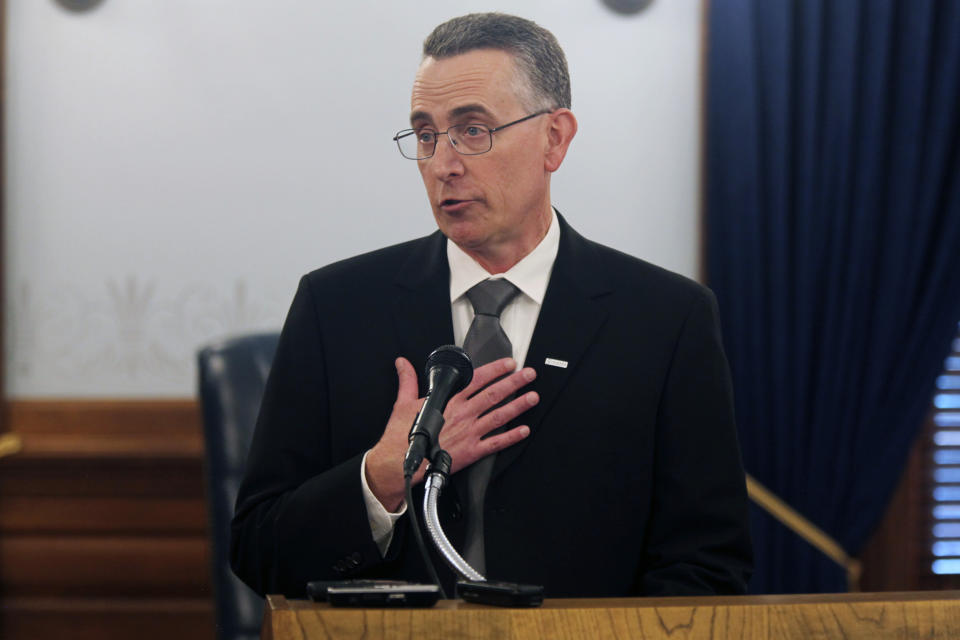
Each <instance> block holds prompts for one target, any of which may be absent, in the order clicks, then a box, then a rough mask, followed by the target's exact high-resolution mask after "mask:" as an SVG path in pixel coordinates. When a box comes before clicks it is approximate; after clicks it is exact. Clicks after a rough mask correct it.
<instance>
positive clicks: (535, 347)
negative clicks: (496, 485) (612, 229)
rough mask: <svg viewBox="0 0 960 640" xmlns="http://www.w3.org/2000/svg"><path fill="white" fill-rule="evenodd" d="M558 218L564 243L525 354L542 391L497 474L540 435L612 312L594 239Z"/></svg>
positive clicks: (501, 456)
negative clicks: (605, 301)
mask: <svg viewBox="0 0 960 640" xmlns="http://www.w3.org/2000/svg"><path fill="white" fill-rule="evenodd" d="M559 220H560V231H561V235H560V248H559V250H558V252H557V259H556V262H555V263H554V266H553V271H552V273H551V275H550V284H549V285H548V286H547V293H546V296H545V297H544V300H543V306H542V307H541V309H540V315H539V317H538V319H537V326H536V329H534V332H533V339H532V340H531V342H530V348H529V350H528V351H527V359H526V366H530V367H533V368H534V369H536V371H537V379H536V380H535V381H534V383H533V385H531V388H532V389H533V390H535V391H536V392H537V393H538V394H539V395H540V402H539V403H538V404H537V406H536V407H534V408H533V409H531V410H530V411H528V412H526V413H525V414H523V415H521V416H520V417H519V418H518V420H517V421H516V423H517V424H528V425H529V426H530V430H531V433H530V436H528V437H527V438H526V439H525V440H523V441H521V442H520V443H518V444H516V445H514V446H512V447H510V448H509V449H506V450H504V451H501V452H500V453H499V454H497V460H496V463H495V464H494V468H493V476H492V477H493V478H495V477H496V476H497V475H498V474H499V473H501V472H502V471H503V470H504V469H505V468H506V467H508V466H509V465H510V464H511V463H512V462H513V461H514V460H516V458H517V457H518V456H519V455H520V454H521V453H522V452H523V450H524V448H525V447H526V445H527V443H528V442H529V441H530V440H532V439H533V438H535V437H536V434H537V430H538V429H540V428H541V427H542V422H543V420H544V417H545V416H547V415H548V414H549V412H550V409H551V407H552V406H553V404H554V403H555V402H556V400H557V398H558V397H559V395H560V393H561V392H562V391H563V390H564V388H565V387H566V386H567V383H568V382H569V381H570V379H571V378H573V377H574V376H575V375H576V374H577V371H578V368H579V363H580V362H581V360H582V359H583V356H584V354H585V353H586V352H587V351H588V349H589V348H590V345H591V344H592V343H593V341H594V339H595V337H596V335H597V332H598V331H599V330H600V328H601V326H602V325H603V323H604V321H605V320H606V317H607V312H606V309H605V307H604V306H603V304H602V301H601V299H602V298H603V297H604V295H605V294H607V293H609V292H610V291H611V286H610V283H609V281H608V278H607V277H605V273H604V271H603V266H602V265H601V264H600V262H599V260H598V259H597V257H596V256H595V253H594V251H593V249H592V247H591V245H590V243H589V242H587V241H586V240H585V239H584V238H583V237H582V236H580V235H579V234H578V233H577V232H575V231H574V230H573V229H571V228H570V227H569V225H567V224H566V221H564V220H563V218H562V217H560V218H559ZM548 358H550V359H552V360H558V361H562V362H565V363H566V367H565V368H563V367H560V366H550V365H546V364H545V362H546V360H547V359H548Z"/></svg>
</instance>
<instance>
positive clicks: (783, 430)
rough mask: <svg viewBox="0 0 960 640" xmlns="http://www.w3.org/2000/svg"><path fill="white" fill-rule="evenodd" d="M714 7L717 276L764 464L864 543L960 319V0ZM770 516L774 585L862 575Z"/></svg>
mask: <svg viewBox="0 0 960 640" xmlns="http://www.w3.org/2000/svg"><path fill="white" fill-rule="evenodd" d="M709 7H710V8H709V36H708V42H709V44H708V56H707V68H708V70H707V73H708V80H707V114H706V127H707V131H706V136H707V159H706V164H707V169H706V224H707V231H706V233H707V240H706V243H707V277H708V280H709V284H710V286H711V287H712V288H713V289H714V291H715V292H716V294H717V297H718V299H719V303H720V310H721V316H722V318H721V319H722V322H723V326H724V334H725V339H726V346H727V350H728V356H729V358H730V363H731V367H732V369H733V374H734V382H735V389H736V399H737V413H738V423H739V428H740V437H741V444H742V447H743V454H744V464H745V466H746V468H747V471H748V472H749V473H751V474H753V475H754V476H755V477H756V478H757V479H758V480H759V481H760V482H762V483H763V484H765V485H766V486H768V487H769V488H770V489H771V490H773V491H774V492H775V493H777V494H778V495H779V496H781V497H782V498H783V499H784V500H786V501H787V502H788V503H789V504H791V505H793V506H794V507H795V508H796V509H797V510H798V511H800V512H801V513H803V514H804V515H805V516H807V517H808V518H809V519H810V520H812V521H813V522H814V523H815V524H817V525H818V526H819V527H821V528H822V529H823V530H824V531H826V532H827V533H828V534H830V535H831V536H833V537H834V538H835V539H836V540H838V542H840V543H841V545H843V547H844V548H845V549H846V550H847V551H848V553H850V554H851V555H857V554H858V553H859V552H860V551H861V548H862V546H863V544H864V542H865V541H866V539H867V538H868V537H869V535H870V533H871V531H872V530H873V528H874V527H875V526H876V524H877V523H878V521H879V519H880V517H881V516H882V515H883V511H884V508H885V506H886V504H887V502H888V500H889V498H890V495H891V493H892V491H893V489H894V487H895V485H896V483H897V481H898V479H899V476H900V474H901V472H902V470H903V466H904V463H905V460H906V455H907V452H908V449H909V447H910V445H911V441H912V440H913V438H914V436H915V435H916V433H917V431H918V428H919V427H920V425H921V424H922V422H923V418H924V415H925V412H926V410H927V407H928V406H929V402H930V398H931V395H932V393H933V388H934V380H935V378H936V375H937V373H938V372H939V371H940V370H941V367H942V364H943V360H944V357H945V356H946V354H947V353H948V352H949V345H950V340H951V338H952V337H953V336H954V334H955V332H956V327H957V321H958V320H960V2H957V1H955V0H942V1H935V0H795V1H789V0H711V2H710V3H709ZM752 517H753V522H752V525H753V534H754V544H755V554H756V562H757V571H756V575H755V576H754V580H753V582H752V584H751V590H752V591H753V592H754V593H789V592H823V591H844V590H846V581H845V576H844V573H843V571H842V570H841V569H840V568H839V567H836V566H835V565H833V564H832V563H831V562H830V561H828V560H826V559H825V558H824V557H823V556H821V554H819V552H817V551H815V550H814V549H812V548H811V547H810V546H808V545H807V544H806V543H805V542H803V541H802V540H800V539H799V538H797V537H796V536H794V535H793V534H792V533H790V532H789V531H787V530H786V529H785V528H783V527H782V526H781V525H779V524H777V523H776V522H775V521H773V520H772V519H770V518H768V517H767V516H765V515H764V514H762V513H760V512H759V511H758V510H757V509H756V507H754V513H753V516H752Z"/></svg>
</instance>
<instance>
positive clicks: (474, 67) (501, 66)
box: [410, 49, 520, 122]
mask: <svg viewBox="0 0 960 640" xmlns="http://www.w3.org/2000/svg"><path fill="white" fill-rule="evenodd" d="M515 86H516V85H515V82H514V62H513V57H512V56H511V55H510V54H509V53H507V52H505V51H499V50H496V49H480V50H477V51H469V52H467V53H464V54H461V55H458V56H453V57H450V58H442V59H439V60H438V59H436V58H426V59H425V60H424V61H423V62H422V63H421V64H420V68H419V69H418V70H417V75H416V78H415V79H414V81H413V92H412V93H411V97H410V112H411V119H412V120H414V119H427V120H431V121H433V122H441V121H444V120H445V119H446V118H449V117H451V116H452V115H454V114H456V113H458V112H459V111H461V110H462V109H463V108H464V107H466V106H476V107H479V109H478V110H480V111H486V112H488V113H489V114H490V115H491V116H501V117H502V116H505V115H507V114H509V113H512V112H513V111H516V110H517V109H518V108H519V105H520V102H519V100H518V99H517V97H516V94H515Z"/></svg>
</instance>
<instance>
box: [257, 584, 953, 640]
mask: <svg viewBox="0 0 960 640" xmlns="http://www.w3.org/2000/svg"><path fill="white" fill-rule="evenodd" d="M958 598H960V592H942V591H941V592H935V593H897V594H867V593H861V594H818V595H799V596H736V597H729V596H728V597H710V598H609V599H590V600H578V599H569V600H546V601H544V603H543V606H542V607H541V608H537V609H507V608H500V607H484V606H480V605H471V604H467V603H464V602H460V601H450V600H447V601H443V602H440V603H439V604H438V605H437V606H436V607H433V608H429V609H350V608H336V607H330V606H329V605H328V604H326V603H313V602H308V601H303V600H301V601H288V600H286V599H285V598H283V597H280V596H270V597H269V598H268V607H267V620H266V623H265V627H266V628H265V632H264V635H263V637H264V638H268V639H270V640H293V639H294V638H296V639H298V640H310V639H313V638H318V639H319V638H361V637H362V638H365V639H367V640H375V639H377V638H384V639H386V638H421V637H431V638H476V639H481V638H490V639H491V640H493V639H496V640H504V639H505V638H517V639H521V638H522V639H523V640H531V639H536V638H550V640H563V639H568V640H580V639H581V638H596V639H599V638H610V639H614V638H615V639H620V638H647V639H649V640H654V639H659V638H664V639H666V638H691V639H692V638H701V639H703V640H708V639H716V640H732V639H734V638H741V639H744V640H753V639H754V638H756V639H764V640H766V639H767V638H776V639H777V640H790V639H796V640H808V639H809V638H844V639H846V640H878V639H882V638H891V639H892V638H956V637H960V600H958Z"/></svg>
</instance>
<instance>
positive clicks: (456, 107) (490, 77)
mask: <svg viewBox="0 0 960 640" xmlns="http://www.w3.org/2000/svg"><path fill="white" fill-rule="evenodd" d="M514 73H515V70H514V64H513V59H512V57H511V56H510V55H509V54H508V53H505V52H503V51H497V50H492V49H482V50H477V51H471V52H468V53H465V54H462V55H458V56H454V57H452V58H445V59H442V60H437V59H434V58H427V59H426V60H424V61H423V64H421V65H420V69H419V70H418V71H417V76H416V79H415V80H414V83H413V95H412V98H411V127H413V128H414V129H418V128H421V127H429V128H432V129H434V130H436V131H446V130H447V128H448V127H450V126H453V125H457V124H482V125H485V126H486V127H488V128H491V129H492V128H494V127H497V126H499V125H502V124H506V123H508V122H511V121H513V120H517V119H519V118H522V117H524V116H526V115H529V114H528V113H527V110H526V109H525V108H524V107H523V105H522V104H521V103H520V100H519V99H518V97H517V95H516V92H515V88H516V86H517V83H516V82H515V79H514ZM547 118H549V116H542V117H539V118H533V119H531V120H528V121H526V122H522V123H519V124H516V125H514V126H512V127H509V128H507V129H504V130H503V131H500V132H497V133H494V134H493V148H492V149H491V150H490V151H489V152H487V153H485V154H482V155H477V156H465V155H461V154H459V153H457V152H456V151H454V150H453V148H452V147H451V146H450V142H449V140H448V139H447V136H440V139H439V140H438V141H437V148H436V152H435V153H434V155H433V157H431V158H427V159H426V160H419V161H417V164H418V165H419V168H420V174H421V176H422V177H423V184H424V186H425V187H426V189H427V197H428V198H429V199H430V206H431V207H432V208H433V215H434V217H435V218H436V220H437V225H438V226H439V227H440V230H441V231H442V232H443V234H444V235H446V236H447V237H448V238H450V239H451V240H453V241H454V242H455V243H456V244H457V245H459V246H460V247H461V248H462V249H464V250H465V251H467V252H468V253H470V254H471V255H474V256H475V257H477V256H487V257H489V256H491V255H500V256H503V255H506V254H509V253H514V254H516V253H519V255H518V256H517V259H519V258H520V257H523V255H526V253H528V252H529V251H530V250H532V249H533V247H535V246H536V244H537V242H539V240H540V239H541V238H542V236H543V234H544V233H545V232H546V229H547V226H548V225H549V219H550V218H549V216H550V203H549V172H548V171H547V170H546V168H545V166H544V152H545V148H546V145H547V134H546V130H547ZM481 262H482V263H483V262H485V260H481Z"/></svg>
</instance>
